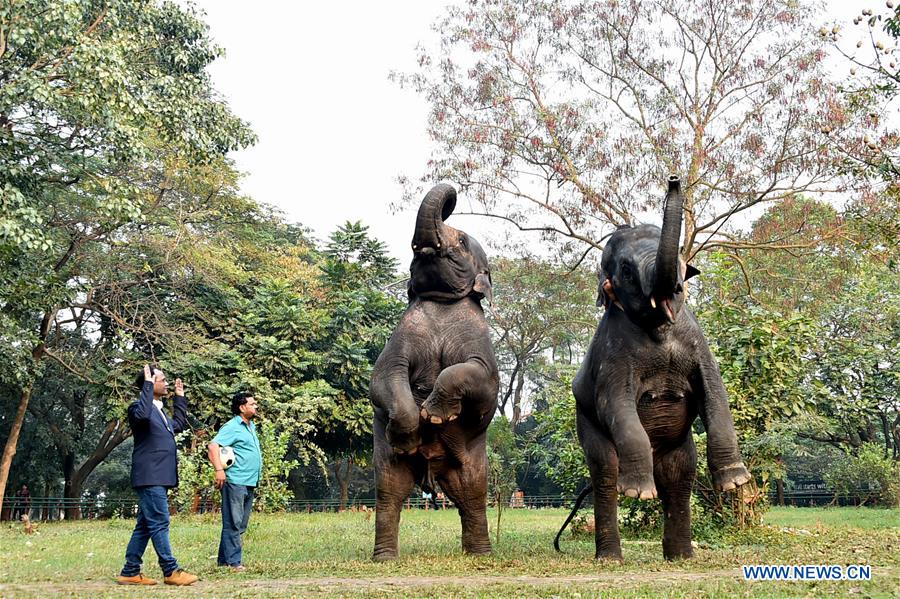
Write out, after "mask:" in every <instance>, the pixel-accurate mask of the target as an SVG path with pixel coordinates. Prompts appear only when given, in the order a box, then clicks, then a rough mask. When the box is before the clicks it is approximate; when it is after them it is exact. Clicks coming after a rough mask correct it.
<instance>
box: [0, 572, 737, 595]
mask: <svg viewBox="0 0 900 599" xmlns="http://www.w3.org/2000/svg"><path fill="white" fill-rule="evenodd" d="M739 576H740V571H739V570H737V569H733V570H714V571H708V572H636V573H624V572H607V573H602V572H601V573H597V574H579V575H573V576H466V577H459V576H385V577H372V578H342V577H322V578H295V579H290V578H277V579H237V578H234V579H229V580H221V579H220V580H210V581H204V580H200V581H199V582H197V583H196V584H194V585H192V586H190V587H188V588H186V589H180V590H179V592H181V593H184V592H188V593H189V594H191V595H202V596H209V595H213V594H215V595H218V594H220V593H223V592H225V593H227V594H238V593H240V592H241V591H244V592H246V593H248V594H252V593H253V591H266V590H269V591H285V592H289V591H290V590H292V589H295V590H296V591H297V592H298V593H302V592H304V591H319V592H327V591H390V590H392V589H394V590H403V589H417V588H423V589H427V588H432V587H437V588H447V587H453V586H460V585H463V586H465V587H467V588H473V587H477V588H481V587H491V586H494V585H504V584H514V585H519V586H535V587H545V586H565V585H592V586H594V585H596V586H601V587H602V586H610V587H612V586H617V587H629V586H636V585H640V584H646V583H654V584H667V583H671V584H678V583H684V582H692V581H699V580H707V579H712V578H715V579H727V578H731V579H736V578H738V577H739ZM158 586H162V585H158ZM117 590H121V591H123V592H128V591H129V590H138V589H137V588H136V587H118V586H117V585H116V584H115V583H114V581H112V580H109V581H80V582H66V583H61V582H34V583H30V584H0V597H7V596H29V595H35V596H49V595H66V596H89V595H92V594H101V593H102V594H106V593H109V592H114V591H117ZM142 590H148V589H147V588H146V587H143V589H142Z"/></svg>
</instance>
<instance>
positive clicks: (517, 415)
mask: <svg viewBox="0 0 900 599" xmlns="http://www.w3.org/2000/svg"><path fill="white" fill-rule="evenodd" d="M524 387H525V369H524V368H521V369H519V372H518V375H517V376H516V392H515V395H513V415H512V420H511V421H510V426H511V427H512V430H513V432H515V431H516V425H517V424H519V420H521V418H522V389H523V388H524Z"/></svg>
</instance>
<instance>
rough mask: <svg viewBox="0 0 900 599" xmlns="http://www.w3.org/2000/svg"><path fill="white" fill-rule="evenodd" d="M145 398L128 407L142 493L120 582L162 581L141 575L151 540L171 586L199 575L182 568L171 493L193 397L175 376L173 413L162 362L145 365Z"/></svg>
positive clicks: (140, 384)
mask: <svg viewBox="0 0 900 599" xmlns="http://www.w3.org/2000/svg"><path fill="white" fill-rule="evenodd" d="M134 384H135V386H136V387H137V388H138V389H140V391H141V395H140V398H139V399H138V400H137V401H135V402H133V403H132V404H131V405H130V406H128V423H129V424H130V425H131V430H132V433H133V434H134V453H133V454H132V458H131V486H132V487H134V490H135V491H136V492H137V495H138V516H137V524H135V527H134V532H133V533H131V541H130V542H129V543H128V549H126V550H125V566H124V567H123V568H122V573H121V574H120V575H119V578H118V579H117V582H118V583H119V584H140V585H150V584H156V581H155V580H152V579H150V578H147V577H146V576H144V575H143V574H142V573H141V563H142V558H143V555H144V550H146V549H147V542H148V541H153V548H154V549H155V550H156V555H157V556H158V557H159V566H160V568H162V571H163V576H164V581H165V583H166V584H172V585H178V586H184V585H188V584H193V583H194V582H196V581H197V577H196V576H194V575H193V574H188V573H187V572H185V571H184V570H182V569H181V568H179V567H178V562H177V561H176V560H175V556H173V555H172V546H171V545H170V544H169V502H168V498H167V492H168V490H169V489H171V488H173V487H177V486H178V459H177V456H176V447H175V435H177V434H178V433H180V432H181V431H183V430H184V429H185V427H187V399H185V397H184V385H183V383H182V382H181V379H175V399H174V402H173V404H174V405H173V416H172V417H171V418H170V417H169V416H167V415H166V413H165V411H164V410H163V398H165V396H166V393H167V392H168V389H169V385H168V382H167V381H166V375H165V374H164V373H163V371H162V370H160V369H159V367H158V366H152V367H151V366H149V365H146V366H144V371H143V372H141V373H140V374H139V375H138V377H137V379H136V380H135V383H134Z"/></svg>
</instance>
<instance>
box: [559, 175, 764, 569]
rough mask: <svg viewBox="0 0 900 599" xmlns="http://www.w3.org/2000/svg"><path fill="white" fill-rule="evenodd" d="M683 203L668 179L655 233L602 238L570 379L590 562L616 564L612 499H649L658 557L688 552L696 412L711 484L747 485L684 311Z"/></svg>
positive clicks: (723, 400)
mask: <svg viewBox="0 0 900 599" xmlns="http://www.w3.org/2000/svg"><path fill="white" fill-rule="evenodd" d="M683 204H684V197H683V195H682V192H681V183H680V180H679V178H678V177H675V176H673V177H670V178H669V190H668V193H667V194H666V200H665V213H664V215H663V225H662V230H660V229H659V228H658V227H656V226H653V225H640V226H637V227H627V226H626V227H621V228H619V229H618V230H617V231H616V232H615V233H613V235H612V236H611V237H610V239H609V242H608V243H607V244H606V247H605V248H604V250H603V257H602V260H601V268H600V273H599V279H600V286H599V289H598V298H597V304H598V305H603V306H605V307H606V311H605V313H604V314H603V317H602V319H601V320H600V324H599V326H598V327H597V332H596V333H595V334H594V338H593V340H592V341H591V345H590V347H589V348H588V352H587V355H586V356H585V359H584V362H583V363H582V365H581V368H580V370H579V371H578V374H577V375H576V377H575V380H574V381H573V383H572V391H573V393H574V394H575V400H576V418H577V429H578V438H579V441H580V442H581V446H582V448H583V449H584V453H585V457H586V459H587V465H588V468H589V470H590V474H591V486H592V487H593V492H594V522H595V529H594V530H595V533H594V534H595V540H596V557H597V558H601V559H602V558H611V559H616V560H621V559H622V549H621V545H620V540H619V529H618V524H617V521H616V500H617V496H618V493H620V492H621V493H624V494H625V495H627V496H629V497H636V498H640V499H651V498H655V497H657V496H658V497H659V498H660V499H661V500H662V502H663V514H664V515H663V518H664V528H663V542H662V544H663V554H664V556H665V558H666V559H673V558H680V557H690V556H691V555H692V551H691V510H690V496H691V488H692V486H693V482H694V477H695V474H696V466H697V449H696V447H695V446H694V441H693V438H692V436H691V426H692V424H693V422H694V420H695V419H696V417H697V416H698V415H699V416H700V419H701V420H702V422H703V425H704V427H705V428H706V432H707V461H708V463H709V471H710V473H711V475H712V479H713V482H714V484H715V486H716V487H717V488H718V489H720V490H726V491H727V490H730V489H734V488H736V487H738V486H740V485H743V484H745V483H747V482H749V481H750V474H749V473H748V472H747V469H746V468H745V467H744V464H743V462H742V461H741V454H740V450H739V449H738V444H737V435H736V434H735V430H734V422H733V420H732V418H731V412H730V411H729V408H728V397H727V395H726V393H725V387H724V385H723V383H722V377H721V375H720V374H719V367H718V365H717V364H716V361H715V358H713V356H712V353H710V350H709V345H708V344H707V342H706V339H705V338H704V336H703V332H702V331H701V330H700V326H699V325H698V324H697V320H696V319H695V318H694V315H693V314H692V313H691V311H690V310H689V309H688V308H687V307H686V306H685V305H684V281H685V280H686V279H689V278H690V277H692V276H694V275H696V274H698V272H699V271H697V270H696V269H695V268H694V267H692V266H689V265H685V263H684V261H683V260H682V259H681V258H680V256H679V238H680V237H681V219H682V211H683ZM587 490H588V489H586V491H587ZM585 494H586V493H582V495H581V497H580V498H579V503H580V499H582V498H583V497H584V495H585ZM577 508H578V505H577V504H576V507H575V509H576V510H577ZM573 512H574V510H573ZM570 518H571V516H570ZM567 522H568V521H567ZM563 526H564V527H565V525H563ZM560 532H561V531H560ZM558 539H559V537H558V536H557V541H558ZM557 548H558V545H557Z"/></svg>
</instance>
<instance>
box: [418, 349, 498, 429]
mask: <svg viewBox="0 0 900 599" xmlns="http://www.w3.org/2000/svg"><path fill="white" fill-rule="evenodd" d="M464 404H465V405H464ZM496 405H497V379H496V377H495V376H492V375H491V374H490V371H489V370H488V368H487V367H486V366H485V365H484V364H483V363H482V362H479V361H475V360H473V361H470V362H464V363H462V364H454V365H452V366H448V367H447V368H444V369H443V370H442V371H441V373H440V374H439V375H438V377H437V379H436V380H435V382H434V389H432V391H431V394H430V395H429V396H428V398H427V399H426V400H425V401H424V402H423V403H422V410H421V415H422V417H423V418H425V419H426V420H429V421H430V422H431V423H432V424H442V423H445V422H452V421H453V420H456V419H457V418H458V417H459V415H460V414H461V413H462V412H463V410H464V409H465V410H466V411H470V412H473V413H477V414H478V415H482V414H484V413H487V412H493V411H494V409H496Z"/></svg>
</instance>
